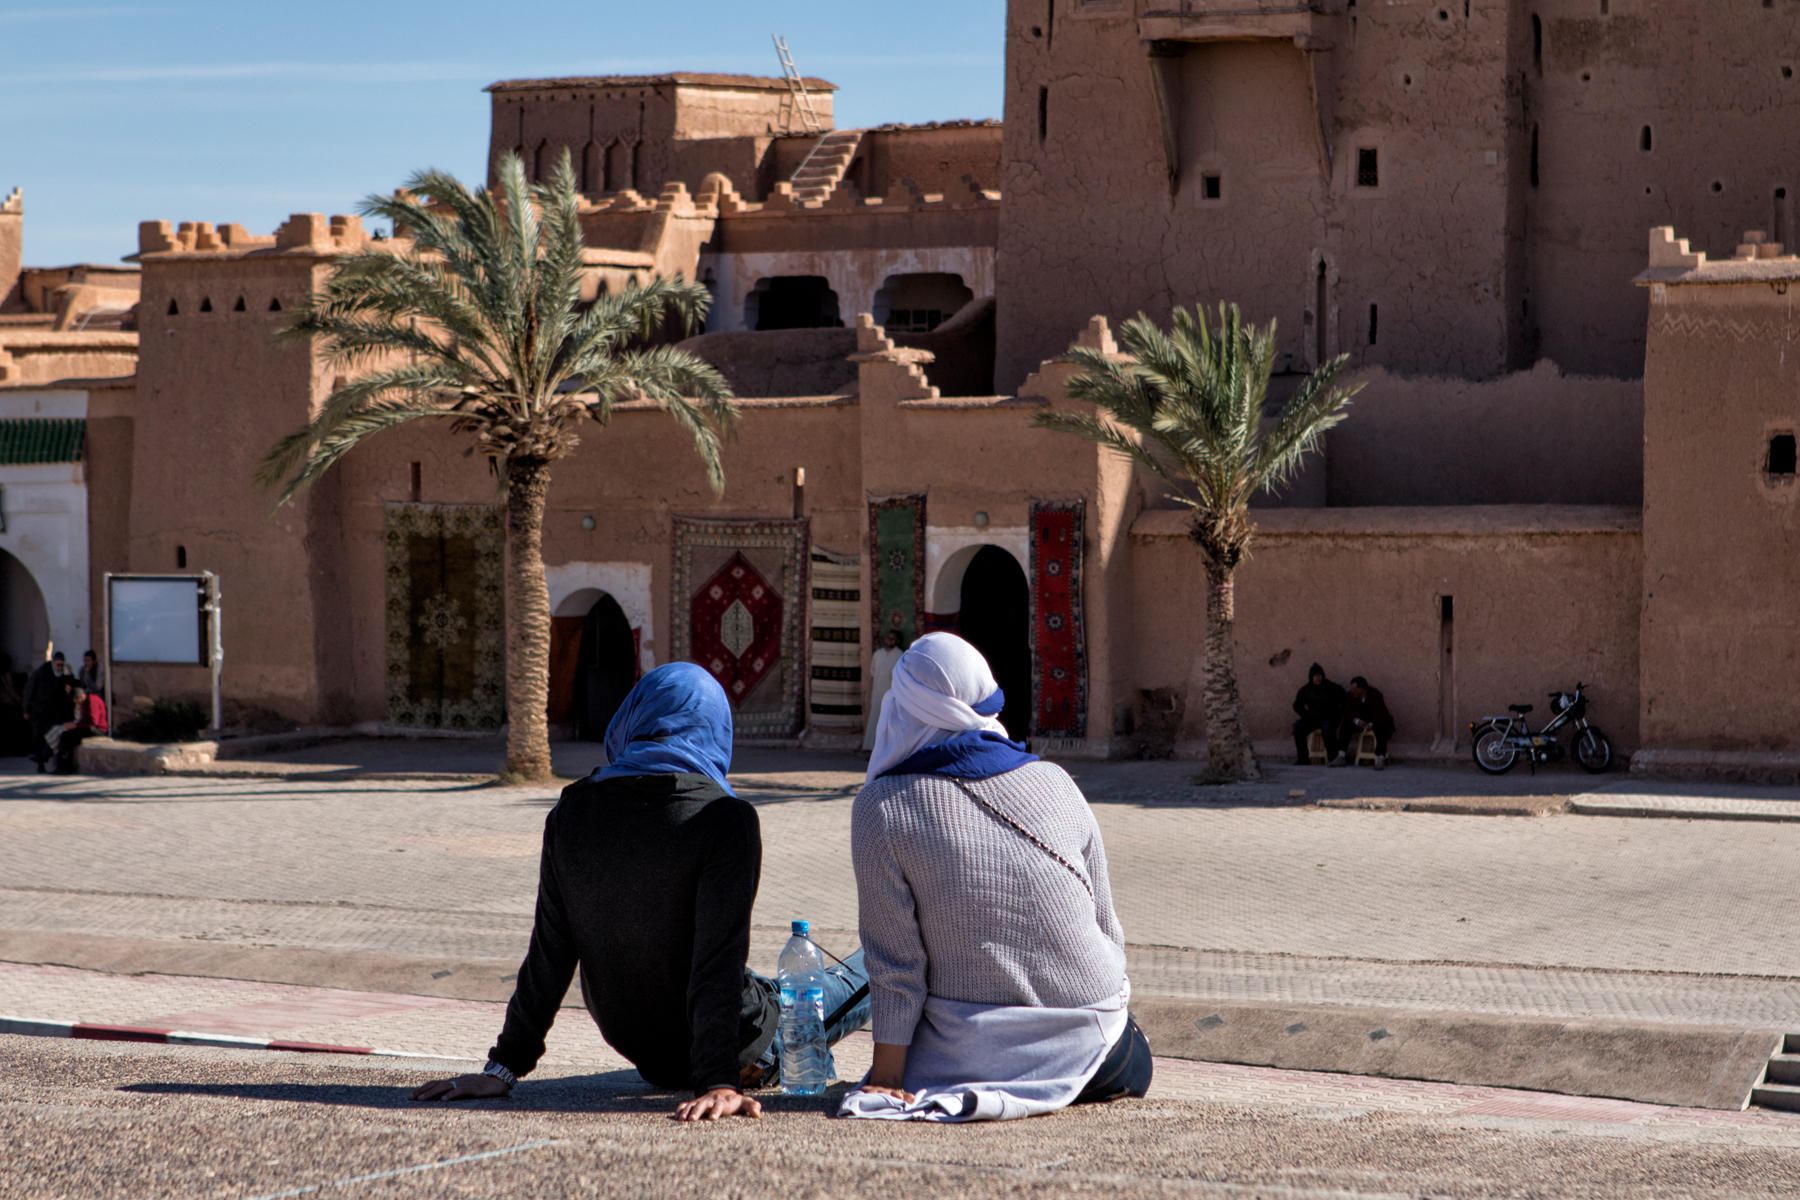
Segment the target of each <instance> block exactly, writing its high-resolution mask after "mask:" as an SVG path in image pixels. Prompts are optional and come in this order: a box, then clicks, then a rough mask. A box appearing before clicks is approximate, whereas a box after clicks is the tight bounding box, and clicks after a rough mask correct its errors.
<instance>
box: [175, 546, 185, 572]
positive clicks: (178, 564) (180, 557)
mask: <svg viewBox="0 0 1800 1200" xmlns="http://www.w3.org/2000/svg"><path fill="white" fill-rule="evenodd" d="M186 566H187V547H186V546H177V547H175V568H176V570H182V569H184V568H186Z"/></svg>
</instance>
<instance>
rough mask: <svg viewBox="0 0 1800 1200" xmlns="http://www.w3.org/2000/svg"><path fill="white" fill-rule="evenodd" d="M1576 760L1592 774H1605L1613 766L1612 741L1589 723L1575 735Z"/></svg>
mask: <svg viewBox="0 0 1800 1200" xmlns="http://www.w3.org/2000/svg"><path fill="white" fill-rule="evenodd" d="M1575 761H1576V762H1578V763H1580V764H1581V769H1582V770H1584V771H1586V772H1587V773H1588V774H1590V775H1600V774H1604V773H1605V772H1606V771H1607V770H1608V769H1610V768H1611V767H1612V743H1611V742H1609V741H1607V740H1606V735H1605V734H1604V733H1601V732H1600V731H1599V730H1598V729H1595V728H1594V727H1593V726H1592V725H1589V726H1588V727H1587V728H1586V729H1584V730H1582V731H1581V732H1580V733H1578V734H1576V735H1575Z"/></svg>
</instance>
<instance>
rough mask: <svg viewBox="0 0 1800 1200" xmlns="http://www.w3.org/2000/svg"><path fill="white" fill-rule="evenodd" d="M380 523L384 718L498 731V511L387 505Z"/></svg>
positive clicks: (501, 617)
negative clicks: (384, 568)
mask: <svg viewBox="0 0 1800 1200" xmlns="http://www.w3.org/2000/svg"><path fill="white" fill-rule="evenodd" d="M385 526H386V528H385V531H384V538H385V553H386V558H387V671H386V677H387V719H388V721H389V722H390V723H392V724H394V725H400V726H405V727H408V728H426V729H493V728H495V727H497V726H499V724H500V723H501V721H503V720H504V719H505V716H506V625H505V621H506V614H505V608H504V596H505V581H504V579H503V578H502V571H503V569H504V568H503V565H502V563H503V559H504V553H505V534H504V532H503V529H502V526H501V521H500V510H499V509H498V508H494V507H491V506H487V505H449V504H393V505H389V506H388V508H387V512H386V518H385Z"/></svg>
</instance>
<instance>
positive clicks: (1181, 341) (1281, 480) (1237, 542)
mask: <svg viewBox="0 0 1800 1200" xmlns="http://www.w3.org/2000/svg"><path fill="white" fill-rule="evenodd" d="M1119 337H1120V340H1121V341H1122V342H1123V343H1124V345H1125V349H1126V351H1127V352H1128V353H1129V355H1130V357H1129V358H1121V357H1119V356H1116V355H1108V354H1105V353H1102V352H1100V351H1098V350H1093V349H1088V348H1084V347H1077V348H1076V349H1074V350H1072V351H1071V352H1070V358H1071V359H1073V360H1074V362H1075V363H1076V364H1077V365H1078V366H1080V367H1081V368H1082V370H1081V373H1080V374H1079V375H1077V376H1075V378H1074V379H1072V380H1071V381H1070V382H1069V395H1070V396H1072V397H1073V398H1075V399H1077V400H1084V401H1087V402H1089V403H1091V404H1093V405H1094V406H1095V408H1096V409H1097V410H1098V411H1096V412H1092V413H1072V412H1047V413H1039V414H1038V415H1037V417H1036V419H1035V421H1034V423H1035V424H1036V425H1038V426H1040V427H1042V428H1045V429H1055V430H1060V431H1062V432H1064V433H1072V434H1076V435H1078V436H1080V437H1085V438H1089V439H1091V440H1093V441H1095V442H1098V443H1100V444H1101V445H1102V446H1105V447H1107V448H1108V449H1111V450H1114V451H1116V452H1117V453H1119V454H1121V455H1123V456H1125V457H1126V458H1128V459H1130V460H1131V461H1133V462H1135V463H1137V464H1139V465H1140V466H1142V467H1143V468H1144V469H1145V470H1147V471H1149V472H1150V473H1151V474H1153V475H1155V476H1156V477H1157V478H1159V479H1161V480H1163V481H1164V482H1165V483H1167V484H1168V485H1169V486H1170V487H1171V488H1173V489H1174V491H1173V494H1172V495H1171V497H1170V498H1171V499H1174V500H1177V501H1179V502H1180V503H1182V504H1184V505H1186V506H1187V507H1188V508H1190V509H1192V510H1193V521H1192V523H1191V524H1190V525H1189V527H1188V537H1189V538H1190V539H1191V540H1192V541H1193V542H1194V544H1195V545H1197V546H1199V547H1200V555H1201V558H1202V561H1203V562H1204V563H1205V565H1206V584H1207V587H1206V696H1205V706H1206V745H1207V758H1208V761H1209V763H1210V768H1211V770H1210V773H1211V775H1212V776H1213V777H1214V778H1220V779H1225V778H1232V779H1257V778H1260V777H1261V775H1262V768H1261V767H1260V766H1259V765H1258V763H1257V761H1256V752H1255V750H1254V749H1252V747H1251V744H1250V738H1249V735H1248V734H1247V733H1246V732H1245V728H1244V705H1243V700H1242V698H1241V697H1240V696H1239V694H1238V682H1237V663H1236V652H1235V645H1234V636H1235V632H1234V625H1235V622H1236V616H1237V611H1236V603H1235V600H1234V598H1233V591H1232V587H1233V581H1234V576H1235V574H1236V572H1237V569H1238V566H1239V565H1240V564H1241V563H1242V562H1243V561H1244V559H1245V558H1246V557H1247V556H1248V554H1249V551H1250V540H1251V537H1252V535H1253V533H1254V532H1255V527H1254V526H1253V525H1252V524H1251V522H1250V512H1249V509H1250V498H1251V497H1252V496H1254V495H1255V494H1256V493H1257V492H1259V491H1262V490H1264V489H1268V490H1271V491H1273V490H1274V489H1276V488H1278V487H1280V486H1282V485H1283V484H1286V483H1287V482H1288V481H1290V480H1291V479H1292V478H1293V476H1294V473H1295V472H1296V471H1297V470H1298V469H1299V466H1300V463H1301V462H1302V461H1303V460H1304V459H1305V458H1306V456H1307V454H1309V453H1310V452H1311V451H1312V450H1314V449H1315V448H1316V447H1317V446H1318V445H1319V439H1320V436H1321V435H1322V434H1323V433H1324V432H1325V431H1326V430H1328V429H1330V428H1331V427H1332V426H1334V425H1336V424H1337V423H1338V422H1339V421H1342V420H1343V419H1344V416H1345V412H1344V409H1345V406H1346V405H1348V404H1349V402H1350V398H1351V397H1352V396H1354V395H1355V394H1356V393H1357V392H1359V391H1361V390H1362V385H1361V384H1357V385H1355V386H1352V387H1338V386H1336V383H1337V378H1338V375H1339V374H1340V373H1342V371H1343V369H1344V365H1345V364H1346V363H1347V362H1348V361H1349V356H1348V355H1340V356H1339V357H1337V358H1335V359H1332V360H1331V361H1330V362H1327V363H1324V364H1322V365H1321V366H1320V367H1319V368H1318V370H1316V371H1314V372H1313V373H1312V374H1311V375H1309V376H1308V377H1307V378H1306V380H1305V382H1303V383H1302V384H1301V385H1300V387H1299V388H1298V389H1297V390H1296V391H1295V392H1294V394H1293V396H1292V397H1290V398H1289V399H1288V401H1287V402H1286V403H1285V404H1283V405H1282V406H1281V410H1280V412H1279V413H1278V414H1277V415H1276V416H1275V418H1274V419H1273V420H1272V421H1270V420H1266V419H1265V416H1264V412H1265V407H1266V405H1267V400H1268V394H1269V376H1270V374H1271V373H1272V371H1273V370H1274V366H1275V322H1274V321H1270V322H1269V323H1268V324H1267V325H1266V326H1262V327H1258V326H1256V325H1246V324H1244V322H1243V318H1242V317H1241V316H1240V314H1239V312H1238V307H1237V305H1235V304H1231V305H1226V304H1221V305H1220V306H1219V312H1218V319H1217V322H1216V324H1209V323H1208V321H1207V313H1206V312H1205V310H1204V309H1202V308H1200V307H1198V306H1196V307H1195V308H1194V310H1193V311H1192V312H1191V313H1190V312H1188V311H1187V310H1186V309H1181V308H1177V309H1176V310H1175V315H1174V329H1173V330H1172V331H1170V332H1167V333H1165V332H1164V331H1163V330H1162V329H1160V328H1158V327H1157V325H1156V323H1155V322H1153V321H1151V320H1150V319H1149V318H1148V317H1146V316H1144V315H1143V314H1142V313H1139V314H1138V315H1137V316H1136V317H1134V318H1132V319H1131V320H1130V321H1127V322H1126V323H1125V325H1124V327H1123V328H1122V329H1121V330H1120V332H1119ZM1102 414H1104V415H1102Z"/></svg>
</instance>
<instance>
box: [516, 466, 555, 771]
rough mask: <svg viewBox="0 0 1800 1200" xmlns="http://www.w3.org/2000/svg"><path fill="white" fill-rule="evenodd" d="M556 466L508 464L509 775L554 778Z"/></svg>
mask: <svg viewBox="0 0 1800 1200" xmlns="http://www.w3.org/2000/svg"><path fill="white" fill-rule="evenodd" d="M549 494H550V464H549V463H548V462H546V461H544V460H543V459H538V458H515V459H508V460H507V463H506V560H507V561H506V719H507V734H506V771H507V774H509V775H512V776H516V777H517V778H519V779H528V780H542V779H549V778H552V772H551V769H550V726H549V717H548V715H547V709H548V707H549V701H550V593H549V590H548V589H547V588H546V587H545V586H544V501H545V499H546V498H547V497H548V496H549Z"/></svg>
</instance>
